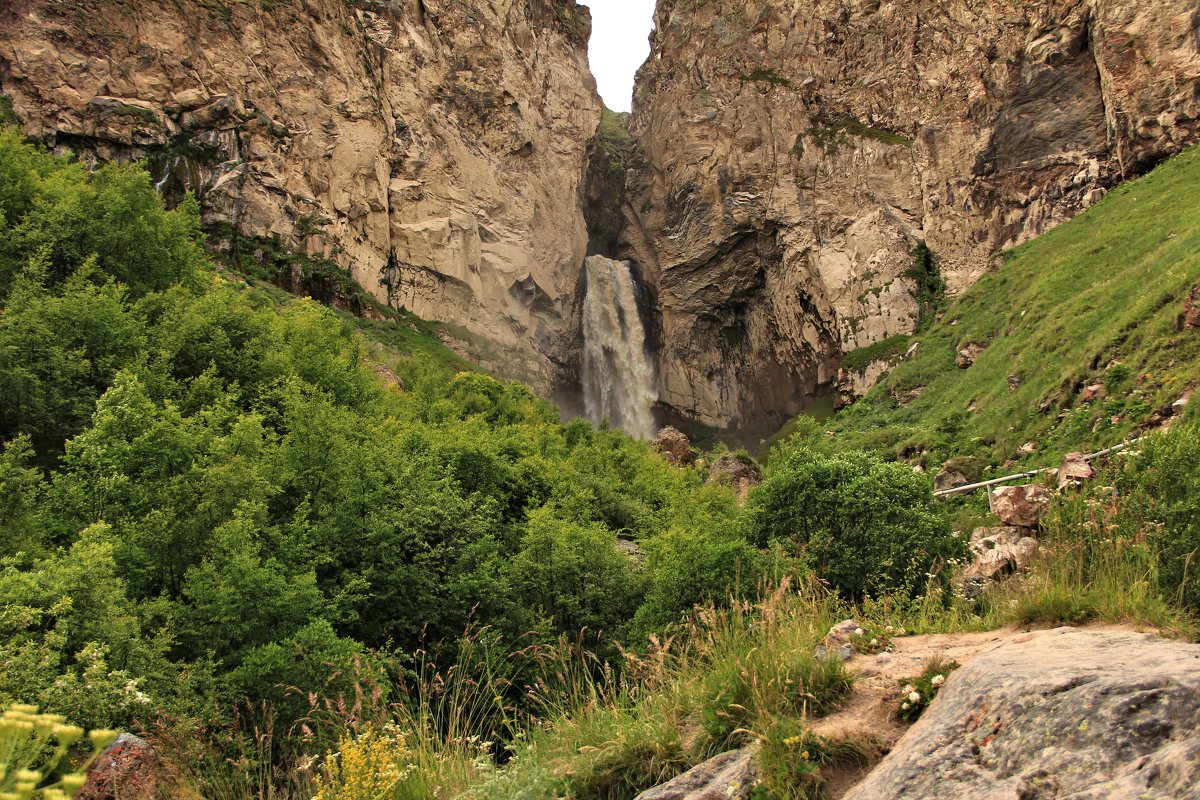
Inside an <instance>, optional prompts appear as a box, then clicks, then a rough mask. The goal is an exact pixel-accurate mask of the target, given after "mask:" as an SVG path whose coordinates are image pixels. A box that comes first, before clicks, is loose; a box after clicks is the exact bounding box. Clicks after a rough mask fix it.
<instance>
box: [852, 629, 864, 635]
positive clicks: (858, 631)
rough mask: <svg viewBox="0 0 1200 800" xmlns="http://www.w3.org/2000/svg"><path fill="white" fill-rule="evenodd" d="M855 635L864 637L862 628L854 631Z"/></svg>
mask: <svg viewBox="0 0 1200 800" xmlns="http://www.w3.org/2000/svg"><path fill="white" fill-rule="evenodd" d="M854 635H855V636H862V635H863V629H862V628H855V629H854Z"/></svg>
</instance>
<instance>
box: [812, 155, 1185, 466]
mask: <svg viewBox="0 0 1200 800" xmlns="http://www.w3.org/2000/svg"><path fill="white" fill-rule="evenodd" d="M1198 284H1200V149H1197V148H1193V149H1191V150H1189V151H1187V152H1185V153H1183V154H1182V155H1180V156H1177V157H1176V158H1173V159H1171V160H1170V161H1167V162H1165V163H1164V164H1162V165H1161V166H1159V167H1158V168H1157V169H1155V170H1154V171H1153V172H1151V173H1149V174H1148V175H1146V176H1144V177H1142V178H1140V179H1138V180H1135V181H1131V182H1129V183H1127V184H1124V185H1122V186H1119V187H1117V188H1116V189H1114V190H1113V191H1112V192H1111V193H1109V195H1108V196H1107V197H1105V198H1104V199H1103V200H1102V201H1101V202H1100V203H1098V204H1097V205H1096V206H1095V207H1094V208H1092V209H1090V210H1089V211H1087V212H1086V213H1084V214H1082V215H1080V216H1079V217H1077V218H1076V219H1074V220H1072V221H1071V222H1068V223H1066V224H1064V225H1062V226H1060V227H1058V228H1056V229H1054V230H1052V231H1050V232H1049V233H1047V234H1045V235H1043V236H1041V237H1038V238H1037V239H1034V240H1033V241H1030V242H1028V243H1026V244H1023V245H1021V246H1020V247H1017V248H1015V249H1013V250H1011V251H1009V252H1006V253H1004V254H1003V256H1002V258H1000V259H998V263H997V265H996V268H995V270H994V271H993V272H992V273H990V274H988V275H986V276H985V277H984V278H983V279H981V280H980V281H979V282H978V283H976V284H975V285H974V286H972V287H971V288H970V289H968V290H967V291H966V292H965V293H963V294H962V295H961V296H960V297H958V298H957V299H955V300H954V301H953V302H951V303H949V304H948V305H947V306H946V308H945V309H944V311H943V313H941V314H940V315H939V316H938V317H937V319H936V321H934V322H932V323H931V324H929V325H928V327H927V328H926V329H924V330H922V331H920V332H919V333H918V334H916V335H915V336H914V337H913V340H914V341H919V342H920V346H919V347H918V349H917V353H916V355H915V356H914V357H913V358H912V359H911V360H909V361H905V362H903V363H901V364H900V365H898V366H897V367H896V368H895V369H893V370H892V371H891V372H890V373H889V374H888V375H887V376H886V377H885V378H884V379H883V380H882V381H881V382H880V383H879V385H878V386H876V387H875V388H874V389H873V390H872V391H871V392H870V393H869V394H868V395H867V396H866V397H865V398H863V399H862V400H860V401H859V402H858V403H856V404H855V405H854V406H852V407H851V408H849V409H846V410H844V411H842V412H841V413H839V414H838V415H837V416H836V418H835V419H834V420H833V421H832V423H831V428H832V429H833V430H835V431H836V432H837V434H838V437H837V438H838V440H839V442H840V443H841V445H842V446H844V447H847V448H856V447H861V448H865V449H868V450H876V451H883V452H884V453H886V454H889V455H891V456H892V457H901V458H911V459H914V460H920V461H922V462H924V463H926V464H927V465H928V466H936V464H938V463H940V462H942V461H944V460H946V459H948V458H951V457H954V456H976V457H979V458H980V459H981V460H982V461H983V462H985V463H988V464H1001V463H1003V462H1005V461H1008V460H1010V459H1015V458H1017V457H1018V456H1017V450H1018V448H1020V447H1021V445H1022V444H1024V443H1026V442H1033V443H1034V445H1035V446H1036V451H1035V452H1034V453H1033V454H1030V455H1029V456H1028V458H1026V459H1025V460H1026V461H1029V462H1031V463H1036V464H1038V465H1043V464H1047V463H1050V462H1053V461H1054V459H1055V458H1056V457H1057V456H1059V455H1060V454H1061V453H1063V452H1065V451H1068V450H1076V449H1081V450H1090V449H1093V448H1094V449H1099V448H1101V447H1104V446H1107V445H1110V444H1112V443H1114V442H1116V441H1118V440H1120V439H1121V438H1122V437H1125V436H1127V435H1129V434H1130V433H1132V432H1134V431H1135V430H1136V429H1137V428H1138V427H1139V424H1140V423H1143V422H1145V421H1146V420H1147V419H1149V418H1150V416H1151V415H1152V414H1153V413H1154V412H1155V411H1156V410H1158V409H1162V408H1163V407H1164V406H1169V405H1170V404H1171V403H1172V402H1174V401H1175V400H1177V399H1178V398H1179V397H1180V396H1181V395H1182V394H1183V393H1184V391H1185V390H1187V389H1188V388H1190V387H1193V386H1196V385H1197V384H1198V383H1200V330H1188V331H1181V330H1178V327H1179V325H1178V321H1179V318H1180V317H1181V315H1182V314H1183V311H1184V302H1185V298H1186V297H1187V296H1188V293H1189V291H1190V290H1191V288H1192V287H1194V286H1196V285H1198ZM973 344H974V345H978V346H980V347H982V348H983V350H982V352H980V353H979V355H978V356H977V357H976V359H975V363H974V365H973V366H971V367H970V368H967V369H962V368H960V367H958V366H957V365H956V363H955V355H956V353H958V352H959V351H960V350H962V349H963V348H966V347H968V346H970V345H973ZM902 351H903V350H901V352H902ZM1098 383H1099V384H1104V385H1105V387H1106V390H1105V396H1104V397H1103V398H1101V399H1097V400H1094V401H1092V402H1084V401H1083V399H1082V397H1081V393H1082V391H1083V389H1084V387H1086V386H1088V385H1094V384H1098ZM918 390H919V394H918V393H917V392H918ZM914 395H915V396H914Z"/></svg>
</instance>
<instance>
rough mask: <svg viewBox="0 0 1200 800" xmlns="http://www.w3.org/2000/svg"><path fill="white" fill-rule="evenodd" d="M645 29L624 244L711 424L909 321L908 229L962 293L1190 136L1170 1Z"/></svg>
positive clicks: (912, 303)
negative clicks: (640, 160) (646, 47)
mask: <svg viewBox="0 0 1200 800" xmlns="http://www.w3.org/2000/svg"><path fill="white" fill-rule="evenodd" d="M656 25H657V30H656V32H655V34H654V38H653V50H652V53H651V56H650V59H649V61H647V63H646V65H645V66H644V67H643V68H642V70H641V72H640V74H639V80H638V88H637V94H636V98H635V105H634V115H633V124H632V127H633V132H634V134H635V136H636V138H637V140H638V142H639V144H640V146H641V148H642V150H643V151H644V154H645V158H646V160H647V162H648V166H647V167H646V168H645V169H644V170H641V171H639V172H635V173H633V174H631V176H630V180H629V182H628V187H627V190H628V194H627V202H626V215H627V217H628V220H629V223H628V225H627V226H626V232H625V238H626V241H625V250H624V253H623V255H624V256H625V257H631V258H633V259H634V260H636V261H637V262H638V263H639V264H641V265H642V266H643V268H644V270H645V273H646V275H647V276H648V278H649V280H650V282H651V283H652V284H653V285H654V287H655V289H656V291H657V294H658V297H659V298H660V303H661V316H662V336H663V348H662V351H661V353H660V356H659V357H660V364H659V367H660V374H661V375H662V395H661V396H662V400H663V402H664V404H665V405H666V406H667V410H668V411H672V412H675V413H677V414H680V415H682V416H686V417H691V418H694V419H698V420H701V421H703V422H705V423H709V424H713V425H718V426H722V427H727V426H737V427H742V428H753V427H763V428H769V427H771V426H772V425H774V424H777V423H778V422H780V421H781V420H782V419H783V418H784V417H786V416H787V415H791V414H794V413H795V412H797V411H798V410H800V409H801V408H803V407H804V406H805V405H806V403H808V402H809V401H810V400H811V398H812V397H813V396H815V395H816V394H818V393H820V392H821V391H823V387H825V386H826V385H827V384H828V383H829V382H831V381H832V380H833V378H834V376H835V374H836V371H837V366H838V362H839V358H840V355H841V353H843V352H846V351H850V350H853V349H856V348H859V347H864V346H866V345H869V344H872V343H874V342H879V341H882V340H884V339H886V338H888V337H890V336H893V335H895V334H901V333H908V332H910V331H911V330H912V329H913V327H914V324H915V322H916V320H917V317H918V315H919V313H920V305H921V303H920V300H921V299H922V298H921V296H920V295H921V293H920V291H919V290H918V288H917V287H918V284H919V283H920V282H921V279H922V277H927V276H922V275H919V274H917V273H919V272H921V270H922V268H921V266H920V265H918V264H917V259H916V258H915V254H916V251H917V248H918V245H919V243H921V242H925V243H927V245H928V248H929V251H930V252H931V253H932V255H933V264H935V265H936V267H937V268H938V269H939V270H940V273H941V275H942V277H943V278H944V280H945V281H946V283H947V285H948V288H949V289H950V290H951V291H957V290H960V289H962V288H963V287H965V286H967V285H969V284H970V283H971V282H973V281H974V280H975V279H976V278H978V277H979V276H980V275H981V274H982V273H983V272H984V271H985V270H987V269H988V267H989V263H990V257H991V255H992V254H993V253H995V252H996V251H997V250H1000V249H1002V248H1006V247H1010V246H1012V245H1015V244H1017V243H1020V242H1022V241H1025V240H1027V239H1029V238H1031V237H1033V236H1035V235H1037V234H1039V233H1041V232H1043V231H1045V230H1047V229H1048V228H1050V227H1052V226H1054V225H1056V224H1058V223H1060V222H1062V221H1065V220H1067V219H1069V218H1070V217H1072V216H1074V215H1075V214H1076V213H1078V212H1079V211H1081V210H1082V209H1084V208H1086V207H1088V206H1089V205H1091V204H1093V203H1095V202H1096V201H1097V200H1098V199H1099V198H1100V197H1101V196H1103V194H1104V191H1105V189H1106V188H1107V187H1109V186H1111V185H1113V184H1114V183H1116V182H1118V181H1120V180H1122V179H1124V178H1128V177H1132V176H1134V175H1136V174H1138V173H1140V172H1142V171H1144V170H1145V169H1147V168H1148V167H1149V166H1151V165H1153V164H1155V163H1156V162H1158V161H1159V160H1161V159H1162V158H1164V157H1166V156H1167V155H1170V154H1172V153H1174V152H1177V151H1178V150H1180V149H1181V148H1182V147H1184V146H1185V145H1186V144H1188V143H1190V142H1193V141H1196V139H1197V138H1198V136H1200V120H1198V117H1200V94H1198V93H1197V81H1198V79H1200V12H1198V11H1197V10H1196V9H1195V8H1194V7H1193V6H1190V5H1180V4H1178V3H1175V2H1173V1H1172V0H1136V1H1135V0H1035V2H1032V3H1024V4H1012V3H1003V2H993V1H991V0H949V1H948V2H939V3H927V2H918V0H891V1H890V2H879V0H871V1H870V2H861V3H846V2H841V0H799V2H792V0H787V1H786V2H784V0H707V1H706V2H692V0H660V2H659V3H658V12H657V18H656ZM914 267H917V268H916V269H914Z"/></svg>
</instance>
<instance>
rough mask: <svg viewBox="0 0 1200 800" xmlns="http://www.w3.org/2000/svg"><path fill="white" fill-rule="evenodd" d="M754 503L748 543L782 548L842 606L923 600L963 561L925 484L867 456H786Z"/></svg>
mask: <svg viewBox="0 0 1200 800" xmlns="http://www.w3.org/2000/svg"><path fill="white" fill-rule="evenodd" d="M752 503H753V508H752V510H751V511H752V513H751V516H750V519H749V522H748V524H749V526H750V536H751V538H752V539H753V540H754V541H755V542H756V543H757V544H758V545H759V546H765V545H766V544H768V543H769V542H780V543H784V544H785V545H786V546H787V547H788V548H789V549H790V550H791V552H792V553H794V554H795V555H797V556H799V557H801V558H803V559H805V561H806V562H807V563H808V564H809V565H810V566H811V567H812V569H813V570H814V571H815V572H816V574H817V575H818V576H819V577H820V578H821V579H822V580H825V581H827V582H828V583H829V585H830V586H832V587H833V588H834V589H836V590H837V591H838V592H840V593H842V594H843V595H844V596H845V597H847V598H861V597H863V596H864V595H867V594H881V593H886V592H892V591H908V592H910V593H913V594H917V593H920V592H922V591H923V590H924V587H925V585H926V583H927V581H929V580H930V579H939V580H940V579H943V578H944V577H945V575H946V574H947V572H948V569H949V567H950V566H951V562H952V560H955V559H958V558H959V557H961V556H962V555H964V553H965V551H964V546H963V544H962V542H961V540H959V539H956V538H954V537H951V536H950V529H949V526H948V524H947V523H946V519H945V516H944V514H943V513H942V512H941V510H940V509H939V508H938V507H937V506H936V505H935V504H934V500H933V496H932V492H931V488H930V484H929V480H928V478H926V477H924V476H921V475H917V474H914V473H913V471H912V470H911V469H909V468H908V467H906V466H904V465H903V464H892V463H886V462H883V461H881V460H880V459H878V458H876V457H874V456H870V455H867V454H865V453H838V454H834V455H826V454H823V453H820V452H817V451H814V450H811V449H809V448H807V447H804V446H803V445H800V446H793V447H789V448H785V449H784V450H783V451H782V452H781V453H780V454H779V455H778V456H777V457H776V458H775V459H773V460H772V465H771V471H770V472H769V474H768V476H767V478H766V480H765V481H764V482H763V484H762V485H761V486H759V487H758V488H757V489H756V490H755V491H754V492H753V493H752Z"/></svg>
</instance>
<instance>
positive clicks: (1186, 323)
mask: <svg viewBox="0 0 1200 800" xmlns="http://www.w3.org/2000/svg"><path fill="white" fill-rule="evenodd" d="M1180 327H1181V329H1182V330H1185V331H1194V330H1200V286H1193V287H1192V290H1191V291H1190V292H1188V296H1187V298H1186V299H1185V300H1184V301H1183V324H1182V325H1181V326H1180Z"/></svg>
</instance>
